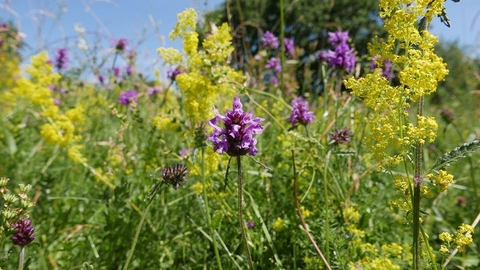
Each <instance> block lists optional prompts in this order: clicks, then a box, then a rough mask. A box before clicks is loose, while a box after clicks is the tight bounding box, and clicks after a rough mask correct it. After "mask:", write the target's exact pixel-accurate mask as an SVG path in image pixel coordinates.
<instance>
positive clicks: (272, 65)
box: [265, 57, 282, 73]
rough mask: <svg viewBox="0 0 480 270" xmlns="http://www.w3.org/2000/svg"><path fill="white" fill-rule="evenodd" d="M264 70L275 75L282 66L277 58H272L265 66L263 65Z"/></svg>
mask: <svg viewBox="0 0 480 270" xmlns="http://www.w3.org/2000/svg"><path fill="white" fill-rule="evenodd" d="M265 68H266V69H271V70H273V72H275V73H280V72H281V71H282V64H281V62H280V59H279V58H276V57H272V58H270V59H269V60H268V62H267V64H266V65H265Z"/></svg>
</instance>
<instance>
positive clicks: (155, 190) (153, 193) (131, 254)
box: [122, 183, 162, 270]
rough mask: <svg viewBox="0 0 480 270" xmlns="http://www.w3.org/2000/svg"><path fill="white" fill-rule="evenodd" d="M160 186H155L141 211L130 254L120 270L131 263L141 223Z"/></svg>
mask: <svg viewBox="0 0 480 270" xmlns="http://www.w3.org/2000/svg"><path fill="white" fill-rule="evenodd" d="M161 186H162V183H160V184H158V185H157V186H155V187H154V190H153V191H152V193H151V198H150V199H149V200H148V204H147V208H146V209H145V211H143V214H142V218H141V219H140V223H138V225H137V232H136V233H135V237H134V238H133V243H132V247H131V248H130V254H128V258H127V261H126V262H125V265H124V266H123V268H122V270H127V269H128V266H129V265H130V262H131V261H132V258H133V253H134V252H135V247H136V246H137V242H138V238H139V237H140V231H141V230H142V227H143V223H145V219H146V217H147V213H148V209H149V208H150V205H152V202H153V199H154V198H155V195H157V193H158V191H159V190H160V187H161Z"/></svg>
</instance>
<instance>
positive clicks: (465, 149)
mask: <svg viewBox="0 0 480 270" xmlns="http://www.w3.org/2000/svg"><path fill="white" fill-rule="evenodd" d="M477 148H480V141H478V140H475V141H473V142H469V143H464V144H462V145H460V146H458V147H455V148H454V149H453V150H452V151H450V152H448V153H445V154H443V156H441V157H440V158H438V159H437V161H435V163H434V164H433V166H432V167H431V168H430V170H428V172H432V171H435V172H436V171H438V170H439V169H441V168H443V167H446V166H450V164H452V163H453V162H456V161H457V160H458V159H459V158H463V157H465V155H467V154H468V153H471V152H473V151H475V150H476V149H477Z"/></svg>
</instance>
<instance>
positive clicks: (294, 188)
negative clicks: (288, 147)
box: [292, 150, 332, 270]
mask: <svg viewBox="0 0 480 270" xmlns="http://www.w3.org/2000/svg"><path fill="white" fill-rule="evenodd" d="M292 164H293V192H294V197H295V206H296V208H297V213H298V216H299V218H300V222H301V223H302V226H303V230H304V231H305V233H306V234H307V236H308V239H309V240H310V242H311V243H312V245H313V247H314V248H315V251H316V252H317V254H318V256H320V258H321V259H322V261H323V263H324V264H325V267H326V268H327V269H328V270H332V268H331V267H330V264H329V263H328V260H327V259H325V256H323V253H322V251H321V250H320V248H319V247H318V245H317V243H316V242H315V239H313V236H312V235H311V234H310V232H309V231H308V226H307V224H306V223H305V219H304V218H303V214H302V210H301V208H300V202H299V201H298V181H297V170H296V167H295V150H292Z"/></svg>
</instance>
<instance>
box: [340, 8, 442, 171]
mask: <svg viewBox="0 0 480 270" xmlns="http://www.w3.org/2000/svg"><path fill="white" fill-rule="evenodd" d="M443 2H444V1H443V0H433V1H415V2H414V3H411V1H404V0H381V1H380V16H381V17H382V18H383V19H384V23H385V29H386V30H387V32H388V34H389V36H388V38H387V39H386V40H384V39H378V38H376V39H375V40H374V42H373V43H372V44H370V46H369V52H370V55H372V56H376V57H377V61H380V62H381V61H382V60H389V61H391V62H392V64H393V65H394V66H395V67H397V68H398V69H399V74H398V78H399V80H400V85H399V86H395V87H394V86H391V85H390V83H389V81H388V80H387V79H386V78H385V77H383V76H382V74H381V72H380V69H377V70H376V71H375V72H374V73H372V74H368V75H366V76H365V77H363V78H360V79H355V78H350V79H348V80H346V81H345V86H346V87H347V88H350V89H352V90H353V91H352V93H353V94H354V95H356V96H359V97H362V98H363V99H364V103H365V105H366V106H367V107H368V108H370V109H371V110H372V114H371V115H370V117H369V118H368V120H367V121H368V122H369V124H370V126H371V127H373V130H372V132H371V133H370V135H369V136H368V138H367V144H368V145H369V146H370V148H371V149H372V153H373V157H374V158H375V159H377V160H379V161H383V162H384V164H385V165H394V164H399V163H400V162H401V161H402V160H403V158H404V157H405V156H406V154H407V153H409V152H410V151H411V149H412V146H414V145H415V144H417V143H422V144H423V143H425V141H426V140H429V141H433V140H434V139H435V137H436V129H437V124H436V122H435V119H434V118H433V117H424V116H417V123H416V125H414V124H412V123H409V120H408V116H409V113H408V110H409V108H410V103H411V102H416V101H418V100H419V99H420V98H421V97H423V96H425V95H429V94H431V93H433V92H435V90H436V88H437V83H438V82H439V81H441V80H443V79H444V78H445V76H446V75H447V74H448V70H447V69H446V64H445V63H443V60H442V59H441V58H440V57H438V56H437V55H436V54H435V53H434V45H435V43H436V41H437V38H436V37H435V36H433V35H431V34H430V33H429V32H428V31H427V30H418V29H417V27H416V23H417V18H419V17H425V18H426V20H427V21H428V22H429V21H430V20H431V17H432V16H434V15H438V14H440V13H441V11H442V8H443ZM407 4H408V5H407ZM427 6H428V8H427ZM397 46H398V47H399V48H400V49H401V50H400V51H401V52H402V53H401V54H396V48H397ZM379 59H380V60H379Z"/></svg>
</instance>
